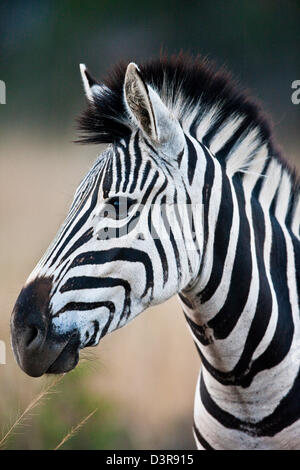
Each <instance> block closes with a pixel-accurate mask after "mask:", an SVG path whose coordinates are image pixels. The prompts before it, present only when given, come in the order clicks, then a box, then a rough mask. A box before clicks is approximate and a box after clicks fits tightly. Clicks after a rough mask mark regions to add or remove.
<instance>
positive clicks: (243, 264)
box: [208, 184, 252, 339]
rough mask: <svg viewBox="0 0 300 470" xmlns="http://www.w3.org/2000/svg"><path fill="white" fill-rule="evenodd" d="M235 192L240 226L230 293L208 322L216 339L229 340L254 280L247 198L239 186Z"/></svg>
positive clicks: (236, 186) (237, 185)
mask: <svg viewBox="0 0 300 470" xmlns="http://www.w3.org/2000/svg"><path fill="white" fill-rule="evenodd" d="M235 190H236V191H235V193H236V197H237V202H238V211H239V214H238V217H239V220H240V226H239V234H238V241H237V247H236V252H235V259H234V262H233V267H232V271H231V280H230V286H229V291H228V294H227V298H226V300H225V302H224V305H223V307H222V308H221V309H220V310H219V312H218V313H217V314H216V315H215V316H214V317H213V318H212V319H211V320H210V321H209V322H208V326H209V327H210V328H212V329H213V331H214V337H215V338H216V339H225V338H227V337H228V336H229V335H230V333H231V332H232V330H233V328H234V327H235V325H236V324H237V322H238V320H239V318H240V315H241V313H242V311H243V309H244V307H245V305H246V302H247V300H248V295H249V290H250V285H251V279H252V257H251V244H250V227H249V222H248V218H247V214H246V211H245V198H244V193H243V191H242V188H241V187H240V185H239V184H236V185H235ZM237 286H238V289H237Z"/></svg>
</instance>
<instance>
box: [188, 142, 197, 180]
mask: <svg viewBox="0 0 300 470" xmlns="http://www.w3.org/2000/svg"><path fill="white" fill-rule="evenodd" d="M185 139H186V142H187V147H188V169H187V171H188V173H187V174H188V180H189V184H190V185H191V184H192V183H193V179H194V175H195V170H196V165H197V159H198V156H197V152H196V149H195V146H194V144H193V142H192V141H191V139H190V138H189V137H188V136H187V135H185Z"/></svg>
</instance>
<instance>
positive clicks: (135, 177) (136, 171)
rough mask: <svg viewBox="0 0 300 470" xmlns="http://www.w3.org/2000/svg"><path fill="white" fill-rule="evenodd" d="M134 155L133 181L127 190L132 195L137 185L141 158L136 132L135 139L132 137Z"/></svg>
mask: <svg viewBox="0 0 300 470" xmlns="http://www.w3.org/2000/svg"><path fill="white" fill-rule="evenodd" d="M134 153H135V165H134V169H133V180H132V183H131V186H130V189H129V192H130V193H133V191H134V190H135V189H136V185H137V182H138V179H139V175H140V168H141V165H142V156H141V151H140V147H139V135H138V132H137V133H136V134H135V137H134Z"/></svg>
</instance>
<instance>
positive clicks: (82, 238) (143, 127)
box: [11, 63, 199, 376]
mask: <svg viewBox="0 0 300 470" xmlns="http://www.w3.org/2000/svg"><path fill="white" fill-rule="evenodd" d="M81 72H82V78H83V82H84V86H85V91H86V95H87V98H88V101H89V108H88V111H87V113H86V117H85V120H84V121H83V124H82V128H85V130H87V127H88V126H92V127H93V126H95V127H94V128H95V129H96V128H97V129H96V130H97V131H99V132H100V131H102V133H103V135H104V137H103V142H110V145H109V147H108V148H107V149H106V150H105V151H104V152H103V153H102V154H101V155H100V157H99V158H98V160H97V161H96V163H95V164H94V166H93V168H92V169H91V170H90V172H89V173H88V174H87V176H86V177H85V178H84V179H83V181H82V182H81V184H80V185H79V187H78V189H77V191H76V193H75V197H74V200H73V203H72V205H71V208H70V211H69V214H68V216H67V218H66V220H65V222H64V224H63V226H62V228H61V229H60V231H59V233H58V235H57V236H56V238H55V240H54V241H53V243H52V245H51V246H50V247H49V249H48V250H47V252H46V254H45V255H44V257H43V258H42V259H41V261H40V262H39V264H38V265H37V267H36V268H35V269H34V271H33V272H32V273H31V275H30V276H29V278H28V280H27V282H26V284H25V286H24V288H23V289H22V291H21V293H20V295H19V297H18V299H17V302H16V305H15V307H14V311H13V314H12V320H11V332H12V345H13V349H14V353H15V356H16V359H17V362H18V364H19V365H20V367H21V368H22V369H23V370H24V371H25V372H26V373H27V374H29V375H31V376H40V375H42V374H44V373H60V372H66V371H69V370H71V369H72V368H74V367H75V366H76V364H77V362H78V359H79V350H80V349H82V348H85V347H88V346H94V345H96V344H98V342H99V340H100V339H101V338H102V337H103V336H104V335H105V334H107V333H109V332H111V331H113V330H115V329H117V328H119V327H121V326H123V325H125V324H126V323H127V322H129V321H130V320H131V319H133V318H134V317H135V316H136V315H138V314H139V313H141V312H142V311H143V310H145V309H146V308H147V307H148V306H150V305H154V304H157V303H161V302H163V301H165V300H167V299H168V298H169V297H171V296H172V295H174V294H175V293H177V292H180V291H181V290H182V289H183V288H185V287H187V286H188V285H189V284H190V283H191V282H192V281H193V278H194V277H195V276H196V273H197V270H198V268H199V250H197V249H196V248H195V240H194V237H193V233H192V232H193V225H194V220H193V215H192V213H191V211H189V210H188V205H189V203H190V196H189V192H188V190H187V187H188V184H189V182H188V176H187V174H186V171H185V172H184V173H183V172H182V171H181V168H180V166H181V161H182V158H183V155H184V153H185V152H186V151H187V150H186V149H187V144H186V139H185V135H184V132H183V129H182V127H181V125H180V122H179V120H178V119H177V118H176V117H175V116H174V114H171V112H170V110H169V109H168V106H167V105H166V104H165V103H166V100H165V103H164V102H163V100H162V99H161V97H160V96H159V93H158V92H157V91H155V89H154V88H153V87H151V86H150V85H149V84H147V83H146V82H145V80H144V79H143V76H142V73H141V72H140V70H139V68H138V67H137V66H136V65H135V64H134V63H131V64H129V65H128V67H127V69H126V73H124V76H123V89H122V91H121V92H120V96H119V99H120V101H121V104H119V106H121V107H123V114H122V113H120V114H122V117H120V116H119V117H118V116H113V117H112V119H111V120H109V119H108V118H107V113H108V110H109V109H112V108H113V103H114V100H116V99H117V96H116V91H115V90H110V89H109V88H108V87H107V86H105V85H99V84H98V83H97V82H96V81H95V80H94V79H93V78H92V77H91V76H90V74H89V73H88V72H87V70H86V69H85V66H81ZM125 121H126V122H125ZM97 126H98V127H97ZM101 126H102V127H103V129H101ZM112 129H113V130H112ZM120 129H121V130H122V132H121V131H120ZM112 132H114V133H115V138H114V139H110V137H107V140H105V139H106V137H105V136H109V135H110V134H111V133H112ZM189 214H190V216H189ZM188 239H190V241H191V243H192V248H193V249H191V246H190V244H189V243H188V242H187V241H188Z"/></svg>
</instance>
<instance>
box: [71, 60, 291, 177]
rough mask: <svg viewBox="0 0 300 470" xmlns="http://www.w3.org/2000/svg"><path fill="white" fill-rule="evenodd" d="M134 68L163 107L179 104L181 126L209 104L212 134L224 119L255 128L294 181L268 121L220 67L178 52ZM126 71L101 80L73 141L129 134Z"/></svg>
mask: <svg viewBox="0 0 300 470" xmlns="http://www.w3.org/2000/svg"><path fill="white" fill-rule="evenodd" d="M138 66H139V68H140V70H141V73H142V75H143V78H144V80H145V81H146V82H147V83H148V84H149V85H152V86H153V88H154V89H155V90H156V91H157V92H158V93H159V95H160V97H161V99H162V101H164V102H165V104H166V105H167V106H169V107H170V96H171V108H172V107H173V105H174V108H176V100H177V102H178V99H179V98H180V99H181V101H182V100H183V103H184V106H181V108H180V115H177V117H178V119H179V120H180V121H181V122H184V118H185V117H187V116H188V115H189V114H190V112H191V109H193V108H197V109H198V110H199V116H198V121H201V113H202V112H203V113H204V112H206V111H207V109H209V108H211V107H213V106H218V108H219V112H218V118H217V120H216V122H215V123H214V124H213V129H212V131H213V130H214V129H215V128H216V127H219V126H221V125H222V124H223V123H224V122H225V121H226V119H228V117H229V116H242V117H243V118H244V124H243V130H244V131H247V130H249V131H250V130H251V129H256V130H257V133H258V136H259V138H260V142H261V144H264V143H266V144H267V146H268V153H269V155H272V156H273V157H275V158H276V159H278V160H279V161H280V163H281V164H282V165H283V166H284V167H285V168H286V169H287V171H288V172H289V173H290V174H291V176H292V179H293V180H294V182H295V181H296V176H295V174H294V172H293V171H292V170H290V169H289V167H288V165H287V163H286V162H285V161H284V160H283V159H282V157H281V155H280V152H279V150H278V148H277V147H276V145H275V144H274V141H273V138H272V132H271V124H270V119H269V118H267V117H266V116H265V114H264V112H263V111H262V108H261V106H260V104H258V103H257V102H256V101H254V100H253V99H252V98H250V97H249V94H248V93H247V92H246V91H244V90H242V89H241V88H240V87H239V86H238V84H237V83H236V81H234V80H233V79H232V77H231V75H230V74H229V73H228V72H227V71H226V70H225V69H224V68H223V69H219V70H218V69H217V68H216V66H215V64H214V63H213V62H211V61H208V60H207V59H203V58H201V57H200V56H198V57H196V58H193V57H191V56H189V55H186V54H183V53H180V54H179V55H174V56H171V57H170V58H168V57H167V56H165V55H162V56H161V57H160V58H159V59H154V60H150V61H148V62H145V63H142V64H138ZM126 67H127V64H125V63H120V64H118V65H117V66H116V67H115V68H114V69H113V70H112V71H111V73H110V74H109V75H108V76H107V77H106V79H104V80H103V82H102V83H103V84H104V85H105V87H104V88H103V92H101V94H98V95H96V96H95V101H94V103H93V104H91V103H89V104H88V108H87V110H86V111H84V113H83V114H82V115H81V116H80V117H79V119H78V122H79V130H80V131H81V132H82V135H81V136H80V138H79V139H78V141H77V142H79V143H95V144H103V143H114V142H116V141H118V140H120V139H122V138H126V137H128V136H130V134H131V133H132V130H133V128H132V125H133V124H132V122H131V120H130V118H129V116H128V114H127V112H126V109H125V105H124V101H123V84H124V78H125V72H126ZM106 87H107V88H106ZM166 89H169V90H170V93H169V95H168V98H166V96H164V94H165V90H166ZM177 108H178V106H177ZM177 114H178V113H177ZM205 138H206V136H204V138H203V142H204V143H205Z"/></svg>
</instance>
